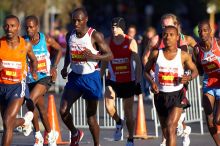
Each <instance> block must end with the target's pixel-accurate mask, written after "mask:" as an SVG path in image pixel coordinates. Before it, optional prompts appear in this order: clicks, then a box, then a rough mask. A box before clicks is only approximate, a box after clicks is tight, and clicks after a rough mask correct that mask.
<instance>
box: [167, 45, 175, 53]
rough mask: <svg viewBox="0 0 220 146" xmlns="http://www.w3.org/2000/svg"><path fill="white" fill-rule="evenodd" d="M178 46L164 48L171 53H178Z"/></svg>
mask: <svg viewBox="0 0 220 146" xmlns="http://www.w3.org/2000/svg"><path fill="white" fill-rule="evenodd" d="M177 50H178V49H177V47H173V46H172V47H166V48H164V51H166V52H169V53H176V52H177Z"/></svg>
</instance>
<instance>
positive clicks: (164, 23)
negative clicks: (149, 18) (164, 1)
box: [161, 18, 177, 28]
mask: <svg viewBox="0 0 220 146" xmlns="http://www.w3.org/2000/svg"><path fill="white" fill-rule="evenodd" d="M161 25H162V28H165V27H166V26H175V24H174V22H173V19H172V18H165V19H163V20H162V24H161ZM175 27H177V26H175Z"/></svg>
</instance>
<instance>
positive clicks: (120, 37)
mask: <svg viewBox="0 0 220 146" xmlns="http://www.w3.org/2000/svg"><path fill="white" fill-rule="evenodd" d="M124 39H125V34H119V35H117V36H114V37H113V41H114V43H116V44H121V43H122V42H123V41H124Z"/></svg>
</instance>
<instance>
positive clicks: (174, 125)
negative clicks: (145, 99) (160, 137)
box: [167, 121, 177, 135]
mask: <svg viewBox="0 0 220 146" xmlns="http://www.w3.org/2000/svg"><path fill="white" fill-rule="evenodd" d="M176 128H177V123H173V122H172V121H170V122H168V123H167V132H168V134H169V135H170V134H175V133H176Z"/></svg>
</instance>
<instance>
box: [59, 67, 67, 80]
mask: <svg viewBox="0 0 220 146" xmlns="http://www.w3.org/2000/svg"><path fill="white" fill-rule="evenodd" d="M61 75H62V77H63V79H66V77H67V75H68V72H67V68H63V69H62V70H61Z"/></svg>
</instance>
